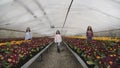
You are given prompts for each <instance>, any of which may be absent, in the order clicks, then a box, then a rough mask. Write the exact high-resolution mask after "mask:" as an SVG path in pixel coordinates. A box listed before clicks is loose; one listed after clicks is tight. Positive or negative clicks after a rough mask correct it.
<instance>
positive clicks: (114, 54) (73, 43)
mask: <svg viewBox="0 0 120 68" xmlns="http://www.w3.org/2000/svg"><path fill="white" fill-rule="evenodd" d="M65 40H66V42H67V44H68V45H69V47H70V48H71V49H72V50H73V51H75V52H76V53H77V54H78V55H79V56H80V57H81V58H82V59H83V60H84V62H85V63H86V64H87V65H88V67H89V68H119V67H120V42H117V43H116V42H112V41H96V40H93V41H91V42H87V41H86V40H85V39H78V38H77V39H75V38H67V39H65Z"/></svg>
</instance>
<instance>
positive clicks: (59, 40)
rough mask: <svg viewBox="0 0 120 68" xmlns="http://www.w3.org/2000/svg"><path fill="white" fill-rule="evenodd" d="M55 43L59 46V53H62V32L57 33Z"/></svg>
mask: <svg viewBox="0 0 120 68" xmlns="http://www.w3.org/2000/svg"><path fill="white" fill-rule="evenodd" d="M54 42H55V43H56V44H57V51H58V53H60V46H61V42H62V37H61V35H60V31H59V30H57V31H56V35H55V37H54Z"/></svg>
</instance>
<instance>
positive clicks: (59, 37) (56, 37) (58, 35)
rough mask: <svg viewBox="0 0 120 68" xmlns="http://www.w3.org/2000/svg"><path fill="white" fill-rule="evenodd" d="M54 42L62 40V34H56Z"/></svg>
mask: <svg viewBox="0 0 120 68" xmlns="http://www.w3.org/2000/svg"><path fill="white" fill-rule="evenodd" d="M54 42H55V43H56V42H62V37H61V35H60V34H56V35H55V38H54Z"/></svg>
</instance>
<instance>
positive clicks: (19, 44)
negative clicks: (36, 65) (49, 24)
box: [0, 38, 52, 68]
mask: <svg viewBox="0 0 120 68" xmlns="http://www.w3.org/2000/svg"><path fill="white" fill-rule="evenodd" d="M50 42H52V39H51V38H34V39H32V40H28V41H25V40H21V41H11V42H6V43H5V44H4V45H1V46H0V68H20V67H21V66H22V65H23V64H25V63H26V62H27V61H28V60H30V59H31V58H32V57H33V56H34V55H36V54H37V53H38V52H40V51H41V50H42V49H43V48H44V47H46V46H47V45H48V44H49V43H50Z"/></svg>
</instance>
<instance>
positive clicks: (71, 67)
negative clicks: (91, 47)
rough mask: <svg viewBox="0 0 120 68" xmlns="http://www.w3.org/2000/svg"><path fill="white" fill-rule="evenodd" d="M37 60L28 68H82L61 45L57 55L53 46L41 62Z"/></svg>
mask: <svg viewBox="0 0 120 68" xmlns="http://www.w3.org/2000/svg"><path fill="white" fill-rule="evenodd" d="M38 59H39V58H38ZM38 59H37V60H36V61H35V62H33V63H32V64H31V65H30V67H29V68H83V67H82V66H81V64H79V62H78V61H77V60H76V58H75V57H74V56H73V55H72V53H70V52H69V50H68V49H67V48H66V46H65V45H62V47H61V52H60V53H58V52H57V49H56V46H55V44H53V45H52V46H51V47H50V48H49V49H48V51H46V52H45V53H44V54H43V57H42V61H39V60H38Z"/></svg>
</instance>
